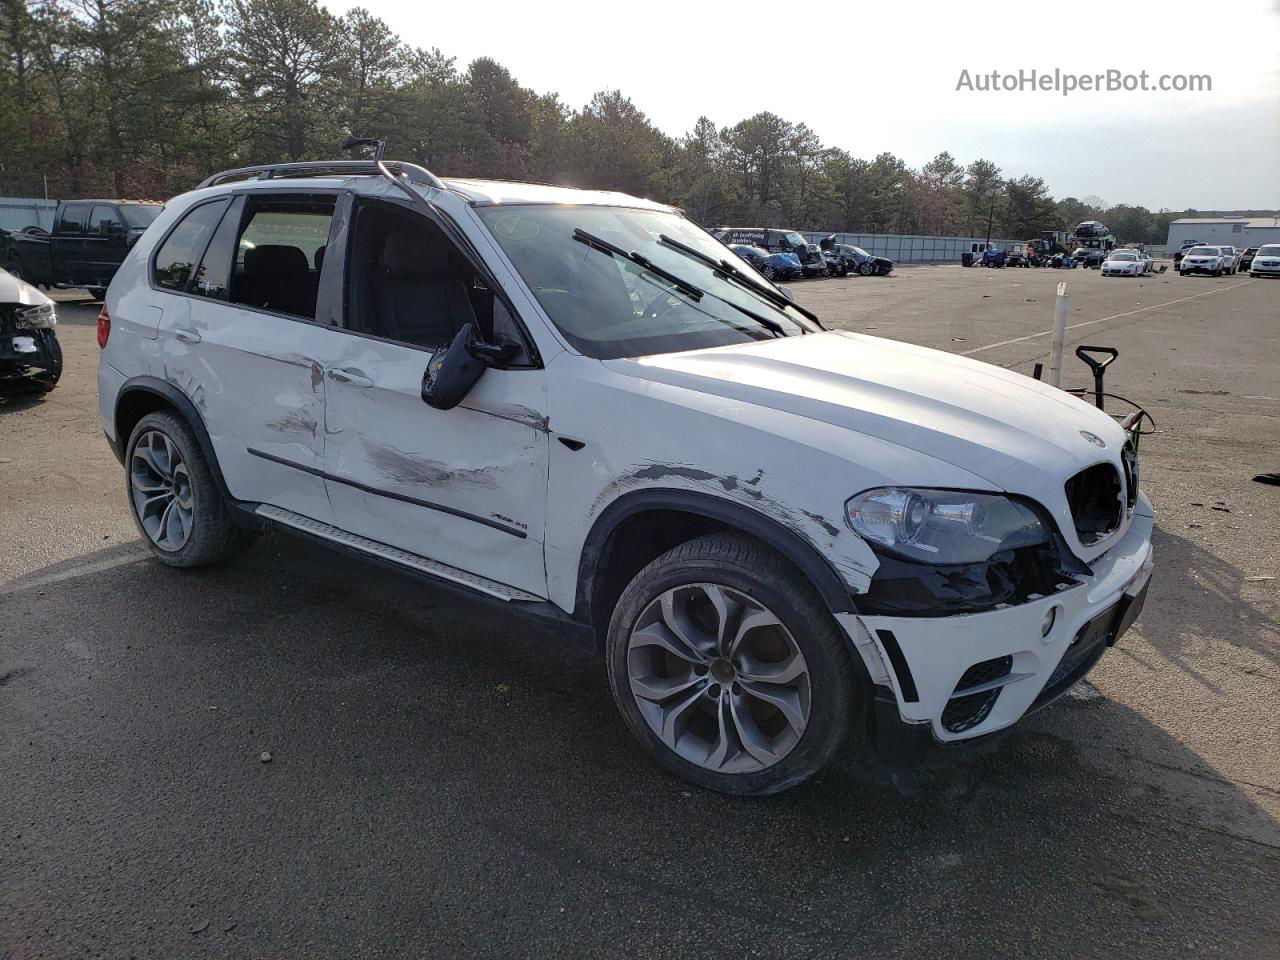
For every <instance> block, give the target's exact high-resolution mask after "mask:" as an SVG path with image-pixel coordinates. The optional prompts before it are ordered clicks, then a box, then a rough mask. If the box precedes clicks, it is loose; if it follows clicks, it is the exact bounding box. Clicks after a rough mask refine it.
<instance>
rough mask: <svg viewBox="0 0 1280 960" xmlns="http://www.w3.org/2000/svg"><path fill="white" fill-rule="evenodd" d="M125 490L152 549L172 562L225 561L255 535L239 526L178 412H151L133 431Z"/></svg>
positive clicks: (175, 564) (159, 557) (183, 564)
mask: <svg viewBox="0 0 1280 960" xmlns="http://www.w3.org/2000/svg"><path fill="white" fill-rule="evenodd" d="M124 462H125V492H126V494H127V496H128V498H129V505H130V507H131V508H132V510H131V512H132V514H133V520H134V523H135V524H136V525H137V527H138V530H139V532H140V533H141V534H142V538H143V540H145V541H146V543H147V546H148V547H150V548H151V552H152V553H153V554H154V555H155V557H156V559H157V560H159V561H160V562H161V563H165V564H168V565H169V566H171V567H199V566H203V565H205V564H208V563H215V562H217V561H219V560H225V559H227V558H228V557H230V556H232V555H233V554H235V553H237V552H238V551H239V550H241V549H243V548H244V547H246V546H248V545H249V543H251V542H252V540H253V535H252V534H251V533H250V532H249V531H247V530H244V529H242V528H240V527H237V526H236V525H235V523H234V522H233V521H232V518H231V509H230V507H229V506H228V505H227V503H226V501H225V500H224V499H223V497H222V493H221V491H219V489H218V486H217V484H216V483H215V481H214V479H213V472H212V471H211V470H210V468H209V464H208V461H206V460H205V456H204V452H203V451H202V450H201V449H200V444H199V441H197V440H196V436H195V433H194V432H193V431H192V429H191V426H190V425H189V424H188V423H187V422H186V421H185V420H183V419H182V418H181V417H179V416H178V415H177V414H174V413H169V412H160V413H149V414H147V415H146V416H145V417H143V418H142V419H141V420H139V421H138V424H137V426H135V427H134V428H133V432H132V433H131V434H130V435H129V444H128V446H127V448H126V452H125V460H124Z"/></svg>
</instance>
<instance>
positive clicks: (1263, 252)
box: [1257, 243, 1280, 257]
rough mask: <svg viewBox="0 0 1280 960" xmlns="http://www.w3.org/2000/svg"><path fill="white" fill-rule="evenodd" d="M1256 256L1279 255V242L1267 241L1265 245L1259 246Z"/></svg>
mask: <svg viewBox="0 0 1280 960" xmlns="http://www.w3.org/2000/svg"><path fill="white" fill-rule="evenodd" d="M1257 256H1259V257H1280V243H1268V244H1267V245H1266V246H1265V247H1259V248H1258V253H1257Z"/></svg>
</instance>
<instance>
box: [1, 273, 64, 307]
mask: <svg viewBox="0 0 1280 960" xmlns="http://www.w3.org/2000/svg"><path fill="white" fill-rule="evenodd" d="M0 303H12V304H16V305H17V306H20V307H38V306H40V305H41V304H45V303H53V301H52V300H50V299H49V298H48V297H46V296H45V295H44V293H43V292H41V290H40V288H39V287H35V286H32V285H31V284H29V283H27V281H25V280H21V279H19V278H18V277H15V276H14V275H13V274H12V273H10V272H9V271H8V270H4V269H0Z"/></svg>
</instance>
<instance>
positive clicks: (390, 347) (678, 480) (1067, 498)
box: [98, 161, 1153, 794]
mask: <svg viewBox="0 0 1280 960" xmlns="http://www.w3.org/2000/svg"><path fill="white" fill-rule="evenodd" d="M98 340H99V343H100V345H101V347H102V354H101V362H100V365H99V370H98V385H99V395H100V403H101V415H102V422H103V426H104V428H105V430H106V434H107V438H108V440H109V441H110V443H111V445H112V447H113V448H114V450H115V451H116V453H117V455H118V456H119V458H120V460H121V462H122V464H123V465H124V469H125V476H126V483H125V493H126V495H127V496H128V498H129V503H130V504H131V506H132V508H133V512H134V516H135V518H136V520H137V523H138V526H139V528H140V530H141V532H142V535H143V536H144V537H145V539H146V541H147V542H148V543H149V544H150V546H151V548H152V550H153V551H154V553H155V555H156V557H157V558H159V559H160V560H161V561H162V562H164V563H167V564H170V565H173V566H179V567H186V566H195V565H198V564H203V563H208V562H211V561H214V560H219V559H222V558H225V557H227V556H229V555H230V554H231V553H233V552H234V551H235V550H236V549H237V548H239V547H242V546H244V545H245V544H247V543H248V542H249V541H250V540H251V539H252V538H253V536H254V535H255V534H256V533H258V532H261V531H263V530H265V529H268V528H278V529H283V530H286V531H292V532H294V533H297V534H300V535H303V536H305V537H308V538H311V539H312V540H314V541H315V542H317V543H320V544H327V545H330V546H334V547H338V548H341V549H344V550H347V551H354V552H357V553H359V554H363V555H366V556H368V557H370V558H373V559H376V560H381V561H383V562H387V563H391V564H395V565H397V566H399V567H401V568H404V569H406V570H409V571H412V572H415V573H417V574H420V575H421V576H423V577H425V578H429V579H431V580H432V581H435V582H437V583H446V584H452V585H454V586H455V587H457V588H460V589H462V590H464V591H466V592H468V593H469V594H471V595H474V596H476V597H479V598H488V599H490V600H493V601H495V602H499V603H504V604H507V605H509V606H511V607H514V608H518V609H519V610H522V611H524V612H526V613H528V614H529V615H531V616H537V617H543V618H547V619H549V620H551V621H554V622H556V623H557V624H559V625H560V626H561V627H563V631H564V632H565V633H566V634H568V635H571V636H575V637H581V638H583V639H585V640H587V641H588V642H590V643H592V644H594V645H596V646H597V647H598V648H599V649H600V650H601V652H602V653H603V655H604V659H605V661H606V664H607V673H608V680H609V683H610V685H611V687H612V692H613V696H614V698H615V700H616V702H617V705H618V708H619V710H620V711H621V713H622V716H623V717H624V719H625V721H626V723H627V725H628V726H629V727H630V729H631V730H632V732H633V733H634V734H635V736H636V737H637V738H638V740H639V741H640V742H641V743H642V744H643V745H644V747H645V748H646V749H647V750H648V751H649V752H650V753H651V754H652V755H653V756H654V757H655V758H656V760H657V761H658V762H659V763H661V764H662V765H663V766H664V767H666V768H668V769H669V770H671V771H673V772H675V773H677V774H679V775H681V776H683V777H686V778H688V779H689V780H691V781H693V782H695V783H698V784H701V785H703V786H706V787H710V788H713V789H717V790H722V791H726V792H730V793H740V794H763V793H772V792H775V791H778V790H781V789H784V788H786V787H789V786H792V785H794V784H797V783H799V782H801V781H803V780H804V779H806V778H807V777H809V776H811V775H812V774H813V773H814V772H815V771H817V770H819V769H820V768H821V767H822V766H823V765H824V764H825V763H826V762H827V761H828V760H829V759H830V758H831V757H832V755H833V754H834V753H835V752H836V750H837V749H838V748H839V747H840V746H841V744H842V743H844V742H845V741H846V740H848V739H849V735H850V733H851V732H852V731H857V735H858V740H859V744H858V745H859V746H860V747H861V748H863V749H868V750H874V751H875V752H876V753H878V754H879V755H880V756H881V757H883V758H885V759H886V760H889V761H891V762H893V763H904V762H907V761H908V760H909V759H910V758H911V757H912V756H914V755H915V754H916V753H918V752H920V751H922V750H924V749H926V748H928V747H930V746H932V745H935V744H937V743H950V742H957V741H965V740H971V739H973V738H976V737H981V736H983V735H984V734H989V733H992V732H994V731H997V730H1000V729H1002V728H1005V727H1008V726H1010V725H1011V724H1013V723H1015V722H1016V721H1017V720H1018V719H1019V718H1021V717H1022V716H1024V715H1025V714H1026V713H1027V712H1028V711H1030V710H1033V709H1035V708H1037V707H1040V706H1043V705H1044V704H1046V703H1048V702H1049V701H1051V700H1053V699H1054V698H1056V697H1057V696H1059V695H1060V694H1062V693H1063V692H1065V691H1066V690H1067V689H1068V688H1069V687H1070V686H1071V685H1072V684H1073V683H1075V682H1076V681H1077V680H1078V679H1079V678H1080V677H1082V676H1083V675H1084V674H1085V673H1086V672H1087V671H1088V670H1089V669H1090V668H1091V667H1092V666H1093V665H1094V663H1095V662H1096V661H1097V660H1098V658H1099V657H1100V656H1101V655H1102V654H1103V652H1104V651H1105V650H1106V649H1107V647H1108V646H1110V645H1111V644H1113V643H1114V642H1115V641H1116V639H1117V638H1118V637H1119V636H1120V635H1121V634H1122V633H1123V632H1124V631H1125V630H1126V629H1127V628H1128V626H1129V625H1130V624H1131V623H1132V622H1133V620H1134V619H1135V618H1136V616H1137V614H1138V611H1139V610H1140V609H1141V606H1142V602H1143V599H1144V597H1145V594H1146V589H1147V582H1148V579H1149V574H1150V569H1151V562H1152V554H1151V531H1152V524H1153V514H1152V509H1151V505H1150V504H1149V503H1148V502H1147V500H1146V498H1145V497H1144V496H1143V495H1142V494H1141V493H1140V492H1139V491H1138V470H1137V462H1136V458H1135V456H1134V455H1133V453H1132V449H1133V448H1132V447H1131V446H1130V445H1129V444H1128V442H1127V441H1128V437H1127V434H1126V432H1125V430H1123V429H1122V428H1121V427H1120V426H1119V425H1118V424H1117V423H1116V422H1115V421H1113V420H1112V419H1110V418H1109V417H1108V416H1107V415H1105V414H1104V413H1102V412H1100V411H1098V410H1096V409H1095V408H1093V407H1092V406H1089V405H1087V404H1085V403H1082V402H1081V401H1080V400H1078V399H1076V398H1074V397H1072V396H1069V395H1068V394H1066V393H1064V392H1062V391H1059V390H1056V389H1053V388H1051V387H1049V386H1047V385H1045V384H1042V383H1039V382H1037V381H1035V380H1032V379H1029V378H1027V377H1025V376H1021V375H1019V374H1015V373H1011V372H1008V371H1006V370H1002V369H1000V368H998V367H994V366H989V365H987V364H984V363H979V362H977V361H974V360H969V359H964V358H961V357H956V356H952V355H950V354H947V353H942V352H938V351H934V350H927V349H923V348H920V347H915V346H910V345H908V344H904V343H897V342H894V341H891V340H882V339H878V338H876V337H869V336H861V335H858V334H853V333H848V332H843V331H826V330H824V329H823V327H822V326H821V324H820V323H819V322H818V320H817V318H816V317H814V316H813V315H812V314H811V313H809V312H808V311H806V310H804V309H802V308H801V307H800V306H798V305H796V304H795V303H794V302H792V300H791V299H790V296H789V294H787V293H786V292H785V291H782V290H780V288H778V287H775V286H773V285H772V284H770V283H769V282H768V281H767V280H765V279H764V278H763V277H761V276H760V275H759V274H757V273H756V272H755V271H754V270H752V269H751V267H749V266H748V265H746V264H744V263H743V262H742V261H741V260H739V259H738V258H737V257H735V256H734V255H733V254H732V252H731V251H730V250H729V249H728V248H726V247H724V246H722V245H721V244H720V243H719V242H717V241H716V240H715V239H713V238H712V237H711V236H710V235H709V234H707V233H706V232H704V231H703V230H702V229H701V228H699V227H698V226H696V225H695V224H694V223H692V222H691V221H689V220H688V219H687V218H686V217H684V216H683V215H682V214H681V213H680V211H678V210H675V209H672V208H670V207H666V206H663V205H661V204H658V203H652V202H649V201H646V200H640V199H636V198H634V197H629V196H624V195H621V194H616V193H598V192H588V191H580V190H571V189H562V188H558V187H551V186H535V185H527V184H515V183H499V182H484V181H472V180H447V181H442V180H440V179H438V178H437V177H435V176H434V175H433V174H431V173H429V172H428V171H426V170H424V169H422V168H420V167H416V166H414V165H411V164H406V163H387V164H381V165H379V164H376V163H374V162H365V161H346V162H333V163H315V164H288V165H281V166H275V167H267V168H250V169H245V170H239V171H228V172H227V173H225V174H220V175H217V176H215V177H211V178H210V179H209V180H207V181H205V182H204V183H203V184H202V185H201V186H200V187H199V188H198V189H196V190H194V191H192V192H190V193H187V194H184V195H182V196H180V197H177V198H175V199H174V200H172V201H170V202H169V203H168V204H167V205H166V206H165V209H164V212H163V213H162V214H161V215H160V216H159V218H157V220H156V221H155V223H154V224H152V226H151V228H150V229H149V230H148V231H147V232H146V234H145V235H144V236H143V237H142V239H141V240H140V241H139V242H138V243H137V245H136V246H135V247H134V248H133V250H132V252H131V253H130V255H129V257H128V259H127V260H126V261H125V263H124V264H123V266H122V267H121V268H120V270H119V272H118V273H117V274H116V276H115V279H114V281H113V282H112V284H111V287H110V290H109V291H108V294H107V298H106V304H105V306H104V308H103V311H102V315H101V317H100V319H99V329H98Z"/></svg>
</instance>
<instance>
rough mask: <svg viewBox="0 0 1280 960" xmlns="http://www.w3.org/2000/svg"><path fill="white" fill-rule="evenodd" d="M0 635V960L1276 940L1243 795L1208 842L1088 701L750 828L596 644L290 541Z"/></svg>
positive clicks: (886, 951) (1127, 738)
mask: <svg viewBox="0 0 1280 960" xmlns="http://www.w3.org/2000/svg"><path fill="white" fill-rule="evenodd" d="M1168 549H1169V547H1168V545H1166V550H1168ZM120 556H122V554H120V553H119V551H116V552H113V553H110V554H109V556H104V557H98V556H97V555H91V556H87V557H84V558H82V561H83V562H84V563H93V562H95V561H101V560H103V559H112V558H119V557H120ZM1166 556H1167V554H1166ZM68 570H70V571H72V572H74V570H75V567H74V565H71V566H68V565H63V566H62V567H61V568H60V570H59V571H56V572H59V573H66V572H67V571H68ZM42 573H43V572H42ZM1221 573H1222V575H1223V576H1224V577H1226V576H1227V574H1228V571H1221ZM39 579H40V576H39V575H32V577H30V578H28V582H29V583H34V582H35V581H37V580H39ZM1220 586H1221V585H1220ZM1216 589H1217V588H1214V587H1212V586H1206V587H1205V590H1206V591H1207V593H1208V595H1209V599H1208V600H1207V601H1206V602H1215V601H1214V600H1213V599H1212V598H1213V597H1214V596H1216V595H1217V594H1216V592H1215V590H1216ZM1221 589H1223V590H1226V589H1227V588H1225V586H1221ZM51 600H54V601H56V602H50V601H51ZM1188 602H1191V601H1188ZM1221 602H1222V603H1223V604H1229V603H1235V602H1238V601H1237V600H1234V599H1233V600H1227V599H1225V597H1224V598H1223V599H1222V600H1221ZM0 609H2V610H3V615H2V619H0V623H2V624H3V629H0V729H3V730H4V732H5V735H4V736H3V737H0V769H3V770H5V771H7V772H8V775H6V776H4V777H0V810H3V811H5V812H6V815H5V818H4V819H5V821H6V823H5V827H4V832H3V834H2V835H0V861H3V862H4V863H5V864H6V867H5V869H4V870H3V871H2V872H0V902H3V903H4V904H5V910H4V911H3V913H2V914H0V946H2V947H6V948H7V949H5V950H0V952H4V953H6V954H7V955H10V956H15V957H27V956H37V955H79V954H81V953H88V952H91V951H102V952H104V953H108V954H124V953H130V952H132V953H137V954H139V955H157V954H158V955H171V956H179V955H180V956H200V957H204V956H210V957H229V956H239V955H271V956H285V955H290V956H302V955H306V956H308V957H319V956H341V957H354V956H365V955H373V954H378V953H379V952H382V953H390V954H393V955H410V954H413V955H421V956H453V955H467V956H493V957H514V956H537V957H545V956H552V955H561V956H564V955H571V956H602V957H603V956H608V957H616V956H638V957H639V956H643V957H688V956H699V957H702V956H718V955H733V956H735V957H741V956H751V955H753V954H755V955H759V956H763V957H771V956H783V955H786V956H794V957H801V956H810V955H816V956H834V955H849V956H853V955H859V956H865V955H875V956H885V955H889V956H897V955H902V956H908V955H909V956H912V957H919V956H922V955H924V956H946V957H975V958H976V957H981V958H983V960H990V958H991V957H1012V956H1035V957H1049V956H1063V957H1078V956H1084V955H1100V954H1103V953H1104V952H1105V953H1110V952H1119V953H1120V954H1121V955H1124V956H1126V957H1139V956H1152V957H1157V956H1159V957H1168V956H1196V957H1203V956H1232V957H1236V958H1239V957H1253V956H1263V955H1265V954H1267V953H1268V951H1274V945H1275V943H1276V942H1278V940H1277V938H1278V937H1280V919H1278V918H1280V894H1278V893H1277V887H1276V884H1275V877H1276V872H1277V869H1278V865H1280V831H1278V830H1277V828H1276V823H1275V821H1274V820H1273V819H1272V818H1271V817H1270V816H1269V815H1268V814H1267V813H1266V812H1265V811H1262V810H1261V809H1259V808H1258V807H1257V805H1256V804H1254V803H1253V801H1252V800H1251V799H1250V798H1249V797H1248V796H1247V795H1246V794H1244V793H1243V792H1241V791H1240V790H1239V789H1238V788H1237V787H1235V786H1234V785H1233V784H1231V783H1230V782H1229V781H1226V780H1225V779H1219V780H1215V781H1214V782H1213V784H1212V785H1211V789H1212V791H1214V793H1213V796H1212V800H1213V803H1214V804H1216V805H1217V808H1218V809H1219V810H1220V812H1221V817H1220V819H1218V820H1216V821H1215V822H1205V821H1204V820H1203V819H1202V817H1201V811H1202V809H1203V805H1202V803H1201V798H1200V797H1199V796H1198V795H1197V794H1196V791H1199V790H1201V789H1202V786H1201V784H1200V781H1199V780H1197V779H1196V778H1184V779H1181V780H1176V781H1174V783H1173V786H1172V787H1171V786H1170V785H1169V781H1168V780H1158V779H1154V778H1149V777H1148V776H1147V775H1146V772H1145V770H1144V768H1143V767H1142V766H1141V765H1133V764H1130V765H1129V767H1130V769H1128V770H1127V772H1126V769H1125V765H1124V763H1123V757H1121V758H1120V760H1119V761H1116V760H1115V756H1114V751H1116V750H1120V749H1124V750H1127V751H1130V752H1135V753H1144V752H1152V753H1159V754H1160V755H1162V756H1166V757H1168V756H1173V757H1175V758H1179V757H1181V758H1182V760H1184V761H1185V766H1186V767H1187V768H1188V769H1191V768H1195V767H1203V766H1204V764H1203V763H1202V762H1201V761H1200V759H1199V758H1198V757H1197V756H1196V755H1195V754H1194V753H1192V752H1191V751H1188V750H1187V749H1186V748H1185V747H1183V746H1182V745H1180V744H1179V743H1177V742H1176V741H1173V740H1172V739H1171V738H1169V737H1168V736H1167V735H1166V734H1165V733H1164V732H1163V731H1162V730H1160V729H1159V728H1158V727H1156V726H1154V725H1153V724H1151V723H1150V722H1149V721H1147V720H1145V719H1144V718H1143V717H1142V716H1140V715H1139V714H1137V713H1135V712H1134V711H1132V710H1130V709H1129V708H1128V707H1126V706H1124V705H1122V704H1120V703H1117V702H1113V701H1110V700H1107V699H1106V698H1104V697H1101V696H1098V697H1094V698H1092V699H1075V700H1068V701H1064V702H1063V703H1062V704H1060V705H1058V706H1056V707H1054V708H1051V709H1050V710H1048V711H1045V712H1043V713H1041V714H1039V715H1038V717H1037V718H1036V720H1035V722H1034V723H1033V724H1029V725H1027V726H1026V727H1024V728H1020V729H1018V730H1016V731H1014V732H1012V733H1011V734H1010V735H1008V736H1006V737H1004V738H1003V739H1001V740H999V741H997V742H996V743H994V744H993V745H990V746H989V747H987V748H985V749H983V750H982V751H981V752H979V753H973V754H966V753H960V754H957V755H955V756H954V757H951V756H948V757H947V758H946V760H945V762H942V763H936V764H934V765H932V766H931V767H929V768H928V769H927V770H925V771H924V772H923V773H922V774H921V775H920V777H919V778H918V780H919V786H918V789H916V790H915V791H913V792H912V793H911V795H904V794H903V793H901V792H900V791H899V790H897V789H895V788H894V786H893V785H892V784H891V783H890V781H889V779H888V777H887V776H886V775H885V774H884V773H883V772H881V771H878V770H875V769H872V768H870V767H869V766H868V765H866V764H865V763H863V762H861V761H859V760H857V759H856V758H853V757H845V758H842V759H840V760H839V761H838V762H837V763H835V764H834V765H833V766H832V767H831V768H830V769H829V770H828V771H826V772H824V774H823V775H821V777H820V778H819V779H818V780H817V781H815V782H813V783H810V784H808V785H806V786H804V787H801V788H799V789H797V790H795V791H792V792H790V793H787V794H784V795H782V796H780V797H775V798H770V799H767V800H755V801H743V800H734V799H731V798H727V797H723V796H719V795H716V794H711V793H706V792H703V791H700V790H697V789H696V788H692V787H690V786H688V785H686V784H685V783H683V782H682V781H679V780H675V779H673V778H671V777H668V776H666V775H665V774H662V773H660V772H659V771H658V770H657V769H656V768H655V767H654V766H653V765H652V764H650V763H649V761H648V760H647V759H646V758H645V756H644V755H643V754H642V753H641V751H640V749H639V747H638V746H637V745H636V744H635V743H634V742H633V741H632V740H631V738H630V736H629V735H628V734H627V732H626V730H625V729H624V727H623V724H622V722H621V720H620V719H619V718H618V717H617V716H616V714H615V711H614V708H613V704H612V702H611V700H610V697H609V693H608V690H607V687H606V684H605V681H604V677H603V665H602V664H601V662H600V661H599V660H598V659H597V658H596V657H595V656H594V655H593V654H592V653H591V652H590V651H586V650H583V649H580V648H578V647H574V646H570V645H567V644H563V643H560V642H558V641H556V640H554V639H552V638H548V637H545V636H543V635H541V634H538V633H534V632H531V630H530V628H529V627H528V625H527V624H525V623H524V622H522V621H518V620H515V619H509V618H508V617H507V616H506V615H504V614H501V613H498V614H495V613H493V612H492V611H490V610H489V608H476V607H473V606H470V605H466V604H463V603H462V602H459V601H457V600H455V599H453V598H451V597H449V596H447V595H445V594H443V593H440V592H437V591H435V590H433V589H430V588H428V587H424V586H423V585H422V584H421V583H419V582H417V581H415V580H411V579H408V578H406V577H402V576H400V575H399V574H396V573H389V572H387V571H385V570H382V569H379V568H375V567H371V566H369V565H366V564H364V563H361V562H359V561H356V560H352V559H349V558H346V557H343V556H339V555H335V554H330V553H327V552H323V551H316V550H313V549H311V548H309V547H307V546H305V545H302V544H299V543H297V542H295V541H292V540H288V539H283V538H271V539H268V540H265V541H263V542H261V543H259V544H258V545H257V546H256V547H255V548H254V549H253V550H251V551H250V552H249V553H248V554H247V555H246V556H245V557H244V558H243V559H241V560H240V561H238V562H236V563H234V564H229V565H226V566H223V567H218V568H211V569H207V570H201V571H192V572H179V571H174V570H170V569H168V568H165V567H163V566H161V565H159V564H157V563H155V562H154V561H151V560H146V561H143V562H140V563H134V564H126V565H118V566H108V567H107V568H106V569H97V570H96V571H95V572H92V573H86V574H85V575H83V576H78V577H77V576H69V577H67V578H66V579H62V580H60V581H58V582H55V583H48V584H46V585H44V586H30V587H28V588H26V589H22V590H19V591H17V592H14V593H10V594H9V595H7V596H0ZM1273 627H1274V624H1270V625H1268V626H1267V629H1271V628H1273ZM1175 653H1176V651H1175ZM1112 655H1114V652H1113V654H1112ZM1103 663H1104V664H1105V663H1106V661H1105V659H1104V661H1103ZM1107 751H1111V753H1107V754H1106V756H1105V757H1104V755H1103V754H1104V753H1105V752H1107ZM264 752H267V753H269V754H270V759H269V762H263V761H262V759H261V756H262V755H263V753H264ZM1104 759H1105V760H1106V762H1103V761H1104ZM1206 789H1208V788H1206ZM1240 820H1247V821H1249V822H1250V823H1253V824H1255V825H1256V824H1259V823H1260V824H1262V825H1263V833H1264V834H1265V836H1264V838H1263V839H1262V840H1258V839H1251V838H1249V837H1248V836H1245V835H1244V834H1242V833H1241V834H1238V833H1236V832H1235V831H1234V829H1233V824H1234V823H1236V822H1237V821H1240ZM1256 832H1257V831H1255V833H1256Z"/></svg>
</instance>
